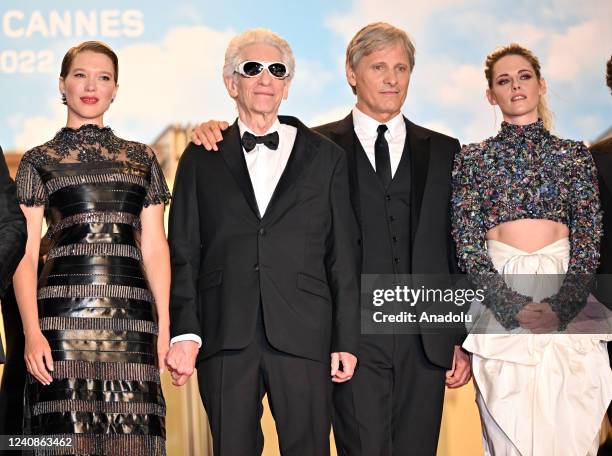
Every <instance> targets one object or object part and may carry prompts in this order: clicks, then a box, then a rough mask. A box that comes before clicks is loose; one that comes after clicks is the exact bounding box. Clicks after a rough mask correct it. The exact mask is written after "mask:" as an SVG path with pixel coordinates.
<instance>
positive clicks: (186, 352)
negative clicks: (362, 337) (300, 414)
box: [166, 340, 357, 386]
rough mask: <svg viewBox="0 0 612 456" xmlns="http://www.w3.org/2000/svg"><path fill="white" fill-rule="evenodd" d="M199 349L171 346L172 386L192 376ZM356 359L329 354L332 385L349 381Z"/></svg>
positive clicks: (187, 344)
mask: <svg viewBox="0 0 612 456" xmlns="http://www.w3.org/2000/svg"><path fill="white" fill-rule="evenodd" d="M198 351H199V347H198V344H197V343H196V342H193V341H190V340H183V341H180V342H176V343H174V344H172V347H170V350H169V351H168V355H167V356H166V366H167V368H168V370H169V371H170V375H171V376H172V384H173V385H174V386H182V385H184V384H185V383H187V380H188V379H189V377H191V375H192V374H193V371H194V369H195V362H196V357H197V356H198ZM356 365H357V358H356V357H355V356H354V355H352V354H351V353H347V352H335V353H332V354H331V379H332V382H334V383H343V382H346V381H348V380H350V379H351V378H352V377H353V374H354V372H355V366H356Z"/></svg>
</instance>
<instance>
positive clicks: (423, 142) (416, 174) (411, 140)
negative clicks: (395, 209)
mask: <svg viewBox="0 0 612 456" xmlns="http://www.w3.org/2000/svg"><path fill="white" fill-rule="evenodd" d="M404 120H405V122H406V142H407V144H409V152H408V153H409V154H410V159H411V163H412V166H411V167H410V171H411V178H412V185H411V187H412V191H411V198H410V199H411V202H412V211H411V218H412V221H411V230H410V231H411V238H412V240H413V241H414V238H415V235H416V231H417V228H418V226H419V218H420V215H421V206H422V203H423V195H424V194H425V185H426V184H427V174H428V169H429V135H427V134H424V132H422V131H419V129H418V128H416V125H414V124H413V123H412V122H410V121H409V120H408V119H406V118H405V117H404ZM406 152H407V151H406V150H405V149H404V153H406ZM402 158H403V157H402Z"/></svg>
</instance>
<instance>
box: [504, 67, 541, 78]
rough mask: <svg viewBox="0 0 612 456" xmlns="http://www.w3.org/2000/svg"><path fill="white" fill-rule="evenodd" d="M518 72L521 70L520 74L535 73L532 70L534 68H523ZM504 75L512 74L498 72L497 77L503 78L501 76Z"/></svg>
mask: <svg viewBox="0 0 612 456" xmlns="http://www.w3.org/2000/svg"><path fill="white" fill-rule="evenodd" d="M518 72H519V74H520V73H524V72H527V73H533V71H532V70H530V69H529V68H523V69H522V70H519V71H518ZM503 76H505V77H508V76H510V75H509V74H508V73H503V74H498V75H497V76H496V77H495V79H498V78H501V77H503Z"/></svg>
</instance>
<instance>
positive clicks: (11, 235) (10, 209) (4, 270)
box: [0, 148, 27, 362]
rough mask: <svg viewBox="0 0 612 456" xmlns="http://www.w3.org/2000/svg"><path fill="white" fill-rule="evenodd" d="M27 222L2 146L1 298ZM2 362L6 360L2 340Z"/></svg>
mask: <svg viewBox="0 0 612 456" xmlns="http://www.w3.org/2000/svg"><path fill="white" fill-rule="evenodd" d="M26 233H27V231H26V223H25V218H24V216H23V213H22V212H21V209H20V208H19V205H18V204H17V199H16V196H15V183H14V182H13V180H12V179H11V176H10V175H9V171H8V167H7V166H6V161H5V160H4V154H3V152H2V149H1V148H0V298H1V297H2V295H3V294H4V292H5V291H6V289H7V288H8V286H9V285H10V283H11V280H12V278H13V274H14V272H15V269H16V268H17V265H18V264H19V261H21V257H22V256H23V253H24V252H25V243H26ZM0 362H4V353H3V352H2V341H0Z"/></svg>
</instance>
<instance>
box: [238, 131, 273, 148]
mask: <svg viewBox="0 0 612 456" xmlns="http://www.w3.org/2000/svg"><path fill="white" fill-rule="evenodd" d="M257 144H263V145H264V146H266V147H267V148H268V149H271V150H276V149H278V132H277V131H275V132H274V133H268V134H267V135H264V136H255V135H254V134H252V133H249V132H248V131H245V132H244V133H243V134H242V147H244V150H246V151H247V152H251V151H252V150H253V149H255V146H256V145H257Z"/></svg>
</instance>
